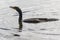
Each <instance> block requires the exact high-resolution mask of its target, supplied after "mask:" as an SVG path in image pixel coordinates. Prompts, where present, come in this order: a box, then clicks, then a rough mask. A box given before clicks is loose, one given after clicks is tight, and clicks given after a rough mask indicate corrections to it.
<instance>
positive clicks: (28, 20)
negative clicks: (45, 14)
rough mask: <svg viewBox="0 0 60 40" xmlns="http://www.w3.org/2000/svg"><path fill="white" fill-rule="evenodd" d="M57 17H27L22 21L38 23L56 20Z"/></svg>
mask: <svg viewBox="0 0 60 40" xmlns="http://www.w3.org/2000/svg"><path fill="white" fill-rule="evenodd" d="M57 20H58V19H55V18H50V19H48V18H29V19H25V20H24V21H23V22H25V23H40V22H50V21H57Z"/></svg>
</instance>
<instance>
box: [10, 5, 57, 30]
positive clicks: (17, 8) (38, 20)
mask: <svg viewBox="0 0 60 40" xmlns="http://www.w3.org/2000/svg"><path fill="white" fill-rule="evenodd" d="M10 8H13V9H15V10H16V11H17V12H18V13H19V29H21V30H22V11H21V9H20V8H19V7H17V6H14V7H12V6H10ZM57 20H58V19H55V18H50V19H49V18H29V19H25V20H23V22H26V23H40V22H49V21H57Z"/></svg>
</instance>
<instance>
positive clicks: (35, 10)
mask: <svg viewBox="0 0 60 40" xmlns="http://www.w3.org/2000/svg"><path fill="white" fill-rule="evenodd" d="M0 1H1V2H0V3H1V4H0V5H1V6H0V40H60V27H59V26H60V21H54V22H43V23H38V24H28V23H24V22H23V30H22V32H18V29H17V28H18V13H17V12H16V11H15V10H13V9H11V8H9V6H19V7H20V8H21V9H22V11H23V20H24V19H28V18H57V19H60V5H59V3H60V0H9V1H8V0H0ZM2 4H3V5H2ZM14 34H18V35H20V36H14Z"/></svg>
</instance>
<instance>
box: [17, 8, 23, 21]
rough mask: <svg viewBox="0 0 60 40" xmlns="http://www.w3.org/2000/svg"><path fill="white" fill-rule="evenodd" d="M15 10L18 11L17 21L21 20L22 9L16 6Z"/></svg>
mask: <svg viewBox="0 0 60 40" xmlns="http://www.w3.org/2000/svg"><path fill="white" fill-rule="evenodd" d="M16 11H17V12H18V13H19V21H22V11H21V9H19V8H17V9H16Z"/></svg>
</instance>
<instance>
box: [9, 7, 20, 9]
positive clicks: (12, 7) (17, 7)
mask: <svg viewBox="0 0 60 40" xmlns="http://www.w3.org/2000/svg"><path fill="white" fill-rule="evenodd" d="M10 8H13V9H18V8H19V7H17V6H10Z"/></svg>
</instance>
